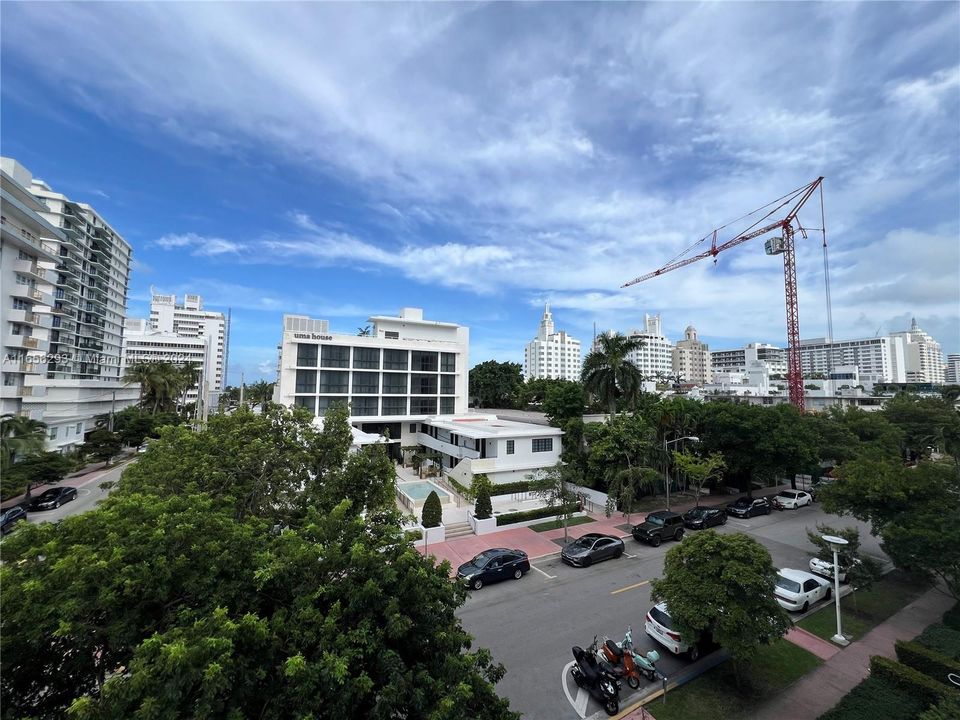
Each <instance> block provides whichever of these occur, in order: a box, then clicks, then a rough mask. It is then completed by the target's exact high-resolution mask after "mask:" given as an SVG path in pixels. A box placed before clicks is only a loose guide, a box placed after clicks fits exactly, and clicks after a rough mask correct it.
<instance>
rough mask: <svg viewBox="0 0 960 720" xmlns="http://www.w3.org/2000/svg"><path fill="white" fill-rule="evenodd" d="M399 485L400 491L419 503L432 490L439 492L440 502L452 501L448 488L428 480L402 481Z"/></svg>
mask: <svg viewBox="0 0 960 720" xmlns="http://www.w3.org/2000/svg"><path fill="white" fill-rule="evenodd" d="M397 487H398V488H399V489H400V492H402V493H403V494H404V495H406V496H407V497H408V498H410V499H411V500H413V501H414V502H415V503H417V504H418V505H419V504H420V503H422V502H423V501H424V500H426V499H427V495H429V494H430V492H431V491H433V492H435V493H437V495H438V496H439V497H440V502H442V503H444V502H449V501H450V495H449V493H447V491H446V490H444V489H443V488H441V487H437V486H436V485H434V484H433V483H432V482H430V481H428V480H420V481H417V482H405V483H400V484H399V485H397Z"/></svg>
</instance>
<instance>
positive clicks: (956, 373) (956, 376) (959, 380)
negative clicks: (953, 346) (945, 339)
mask: <svg viewBox="0 0 960 720" xmlns="http://www.w3.org/2000/svg"><path fill="white" fill-rule="evenodd" d="M944 382H948V383H950V384H951V385H957V384H960V353H951V354H950V355H947V367H946V370H945V372H944Z"/></svg>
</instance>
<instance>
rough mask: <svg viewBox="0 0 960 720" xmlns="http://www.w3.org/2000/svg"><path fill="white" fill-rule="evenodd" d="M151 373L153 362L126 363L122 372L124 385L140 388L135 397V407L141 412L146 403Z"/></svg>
mask: <svg viewBox="0 0 960 720" xmlns="http://www.w3.org/2000/svg"><path fill="white" fill-rule="evenodd" d="M152 374H153V363H147V362H140V363H134V364H133V365H128V366H127V368H126V370H124V373H123V382H124V383H125V384H126V385H138V386H139V389H140V393H139V397H138V398H137V408H138V409H139V411H140V412H141V413H142V412H143V409H144V407H145V405H146V400H145V398H146V396H147V389H148V388H149V387H150V383H151V376H152Z"/></svg>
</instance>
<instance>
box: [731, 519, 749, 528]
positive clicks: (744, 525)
mask: <svg viewBox="0 0 960 720" xmlns="http://www.w3.org/2000/svg"><path fill="white" fill-rule="evenodd" d="M727 522H728V523H733V524H734V525H739V526H740V527H745V528H748V527H753V526H752V525H750V524H749V523H745V522H740V521H739V520H727Z"/></svg>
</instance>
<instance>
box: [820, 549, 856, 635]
mask: <svg viewBox="0 0 960 720" xmlns="http://www.w3.org/2000/svg"><path fill="white" fill-rule="evenodd" d="M820 537H822V538H823V539H824V540H825V541H826V542H827V544H828V545H829V546H830V549H831V550H833V597H834V602H835V603H836V606H837V634H836V635H834V636H833V637H832V638H830V639H831V640H833V642H835V643H836V644H837V645H843V646H846V645H849V644H850V641H849V640H847V639H846V638H845V637H844V636H843V631H842V628H841V625H840V558H839V555H838V553H839V551H840V548H842V547H844V546H845V545H846V544H847V541H846V540H844V539H843V538H842V537H837V536H836V535H821V536H820Z"/></svg>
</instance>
